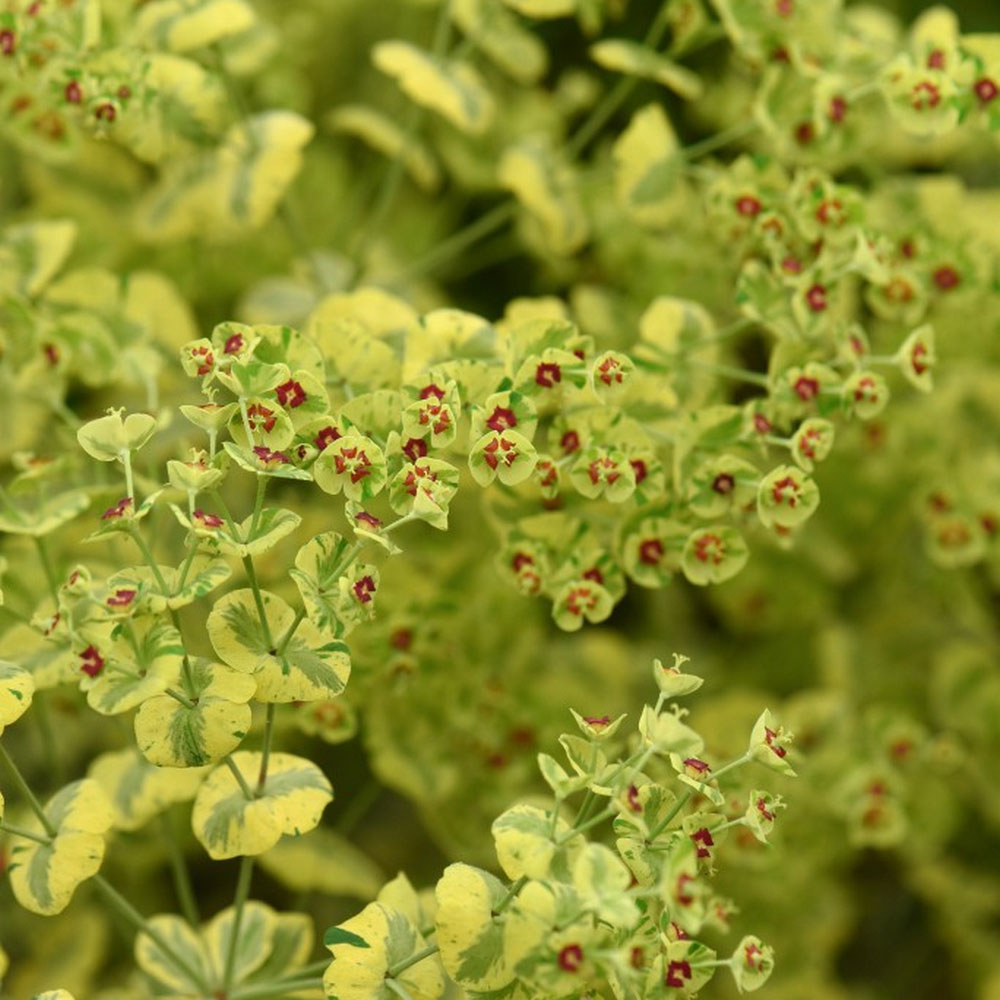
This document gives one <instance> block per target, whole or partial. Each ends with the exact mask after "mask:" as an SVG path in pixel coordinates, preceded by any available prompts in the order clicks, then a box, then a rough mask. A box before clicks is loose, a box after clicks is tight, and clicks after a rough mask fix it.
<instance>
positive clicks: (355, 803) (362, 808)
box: [334, 778, 382, 837]
mask: <svg viewBox="0 0 1000 1000" xmlns="http://www.w3.org/2000/svg"><path fill="white" fill-rule="evenodd" d="M381 794H382V786H381V785H380V784H379V783H378V782H377V781H376V780H375V779H374V778H372V779H371V780H370V781H369V782H368V784H366V785H365V786H364V787H363V788H362V789H361V790H360V791H359V792H358V794H357V795H355V796H354V797H353V798H352V799H351V801H350V802H349V803H348V804H347V807H346V808H345V809H344V811H343V812H342V813H341V814H340V816H339V818H338V819H337V822H336V823H335V824H334V826H335V827H336V830H337V832H338V833H340V834H342V835H343V836H345V837H346V836H347V835H348V834H349V833H350V832H351V831H352V830H353V829H354V828H355V827H356V826H357V825H358V823H360V822H361V820H362V819H363V818H364V816H365V814H366V813H367V812H368V810H369V809H371V807H372V806H373V805H375V803H376V802H377V801H378V798H379V796H380V795H381Z"/></svg>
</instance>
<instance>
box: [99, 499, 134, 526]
mask: <svg viewBox="0 0 1000 1000" xmlns="http://www.w3.org/2000/svg"><path fill="white" fill-rule="evenodd" d="M131 506H132V498H131V497H122V498H121V500H119V501H118V503H116V504H115V505H114V507H109V508H108V509H107V510H106V511H105V512H104V513H103V514H102V515H101V520H102V521H112V520H114V519H115V518H116V517H124V516H125V515H126V513H128V509H129V508H130V507H131Z"/></svg>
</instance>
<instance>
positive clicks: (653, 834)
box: [646, 750, 750, 843]
mask: <svg viewBox="0 0 1000 1000" xmlns="http://www.w3.org/2000/svg"><path fill="white" fill-rule="evenodd" d="M748 760H750V751H749V750H748V751H747V752H746V753H745V754H743V755H742V756H740V757H737V758H736V759H735V760H731V761H730V762H729V763H728V764H725V765H723V766H722V767H720V768H719V769H718V771H715V772H713V774H712V779H713V780H715V781H717V780H718V779H719V778H721V777H722V775H724V774H727V773H728V772H729V771H733V770H735V769H736V768H737V767H741V766H742V765H743V764H745V763H746V762H747V761H748ZM694 793H695V790H694V789H693V788H691V789H689V790H688V791H687V792H685V793H684V794H683V795H682V796H681V797H680V798H679V799H678V800H677V801H676V802H675V803H674V806H673V808H672V809H671V810H670V812H668V813H667V815H666V816H664V817H663V819H662V820H660V822H659V823H657V824H656V826H655V827H653V829H652V830H650V831H649V835H648V836H647V837H646V841H647V843H648V842H649V841H651V840H655V839H656V838H657V837H658V836H659V835H660V834H661V833H662V832H663V831H664V830H665V829H666V828H667V826H668V824H669V823H670V821H671V820H672V819H673V818H674V817H675V816H676V815H677V814H678V813H679V812H680V811H681V810H682V809H683V808H684V806H685V805H687V803H688V802H690V801H691V798H692V797H693V796H694Z"/></svg>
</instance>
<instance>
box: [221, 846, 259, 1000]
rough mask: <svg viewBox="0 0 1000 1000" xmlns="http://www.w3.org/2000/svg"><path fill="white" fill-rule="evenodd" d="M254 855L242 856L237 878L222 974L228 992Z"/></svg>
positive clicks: (223, 983)
mask: <svg viewBox="0 0 1000 1000" xmlns="http://www.w3.org/2000/svg"><path fill="white" fill-rule="evenodd" d="M253 862H254V859H253V856H252V855H245V856H244V857H242V858H240V873H239V875H238V876H237V878H236V897H235V899H234V900H233V908H234V910H235V912H234V914H233V927H232V930H231V931H230V933H229V946H228V950H227V952H226V969H225V972H223V974H222V992H223V994H227V993H228V992H229V987H230V986H232V984H233V972H234V970H235V968H236V945H237V942H238V941H239V938H240V925H241V924H242V923H243V908H244V906H246V901H247V897H248V896H249V895H250V882H251V880H252V878H253Z"/></svg>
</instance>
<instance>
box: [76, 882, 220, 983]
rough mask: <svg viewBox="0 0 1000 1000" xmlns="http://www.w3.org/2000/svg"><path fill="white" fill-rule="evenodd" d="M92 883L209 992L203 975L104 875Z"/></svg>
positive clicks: (192, 979) (190, 977) (119, 911)
mask: <svg viewBox="0 0 1000 1000" xmlns="http://www.w3.org/2000/svg"><path fill="white" fill-rule="evenodd" d="M92 881H93V883H94V885H95V886H96V887H97V889H98V891H99V892H100V893H101V895H102V896H104V899H105V901H106V902H107V903H108V905H109V906H110V907H111V908H112V909H113V910H114V911H115V912H116V913H117V914H118V915H119V916H121V917H122V918H123V919H124V920H125V921H126V922H127V923H129V924H131V925H132V926H133V927H134V928H135V929H136V930H137V931H138V932H139V933H140V934H145V935H146V937H148V938H149V939H150V941H152V942H153V944H155V945H156V947H157V948H159V949H160V951H161V952H162V953H163V955H164V957H166V958H169V959H170V961H171V962H173V963H174V965H176V966H177V968H178V969H180V970H181V971H182V972H183V973H184V974H185V975H186V976H187V977H188V979H190V980H191V982H192V983H194V984H195V985H196V986H197V987H198V988H199V989H200V990H201V991H202V992H203V993H207V992H208V984H207V983H206V982H205V980H204V979H203V978H202V976H201V973H200V972H198V971H197V970H196V969H194V968H193V967H192V966H191V965H189V964H188V963H187V961H186V960H185V959H184V958H183V957H181V956H180V955H178V954H177V952H176V951H174V949H173V948H171V947H170V945H169V944H167V942H166V941H165V940H164V938H163V936H162V935H161V934H160V932H159V931H157V930H155V929H154V928H153V927H151V926H150V925H149V923H148V921H147V920H146V918H145V917H144V916H143V915H142V914H141V913H140V912H139V911H138V910H137V909H136V908H135V907H134V906H133V905H132V904H131V903H130V902H129V901H128V900H127V899H126V898H125V897H124V896H123V895H122V894H121V893H120V892H119V891H118V890H117V889H115V888H114V887H113V886H112V885H111V883H110V882H109V881H108V880H107V879H106V878H105V877H104V876H103V875H95V876H94V877H93V880H92Z"/></svg>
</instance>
